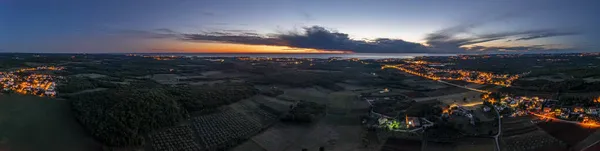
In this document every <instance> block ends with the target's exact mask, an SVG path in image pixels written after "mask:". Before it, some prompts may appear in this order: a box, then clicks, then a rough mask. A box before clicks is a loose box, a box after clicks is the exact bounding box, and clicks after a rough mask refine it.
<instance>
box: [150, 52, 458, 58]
mask: <svg viewBox="0 0 600 151" xmlns="http://www.w3.org/2000/svg"><path fill="white" fill-rule="evenodd" d="M144 55H168V56H187V57H219V58H221V57H251V58H257V57H269V58H319V59H327V58H332V57H340V58H359V59H387V58H398V59H408V58H414V57H420V56H456V55H457V54H429V53H342V54H320V53H308V54H304V53H294V54H287V53H278V54H270V53H247V54H243V53H239V54H236V53H144Z"/></svg>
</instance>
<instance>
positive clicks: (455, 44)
mask: <svg viewBox="0 0 600 151" xmlns="http://www.w3.org/2000/svg"><path fill="white" fill-rule="evenodd" d="M476 26H478V24H465V25H459V26H455V27H450V28H446V29H442V30H439V31H436V32H433V33H430V34H428V35H427V36H426V37H425V43H426V44H421V43H414V42H408V41H404V40H402V39H389V38H377V39H373V40H355V39H351V38H349V36H348V34H346V33H342V32H337V31H334V30H330V29H327V28H325V27H321V26H312V27H304V28H302V30H301V31H299V32H293V31H290V32H284V33H278V34H269V35H264V34H258V33H256V31H253V30H221V31H211V32H204V33H193V34H190V33H179V32H176V31H173V30H170V29H164V28H163V29H156V30H154V31H134V30H126V31H122V33H124V34H128V35H140V36H143V37H148V38H175V39H179V40H183V41H192V42H221V43H232V44H246V45H267V46H287V47H291V48H308V49H319V50H325V51H352V52H357V53H470V52H494V51H498V52H506V51H514V52H518V51H544V50H556V49H548V47H545V46H543V45H534V46H513V47H485V46H481V45H478V44H482V43H485V42H490V41H496V40H505V41H526V40H533V39H539V38H548V37H556V36H568V35H577V34H579V33H576V32H564V31H558V30H549V29H546V30H528V31H517V32H500V33H491V34H472V33H470V29H471V28H474V27H476ZM461 34H462V35H464V34H469V35H472V36H468V37H464V36H463V37H460V36H459V35H461Z"/></svg>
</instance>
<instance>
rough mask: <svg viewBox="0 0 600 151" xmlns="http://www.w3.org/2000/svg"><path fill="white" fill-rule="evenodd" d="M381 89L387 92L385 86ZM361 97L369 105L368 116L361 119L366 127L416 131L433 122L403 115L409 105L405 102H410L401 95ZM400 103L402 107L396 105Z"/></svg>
mask: <svg viewBox="0 0 600 151" xmlns="http://www.w3.org/2000/svg"><path fill="white" fill-rule="evenodd" d="M383 91H385V92H389V90H388V89H387V88H386V89H384V90H382V91H380V92H379V93H382V92H383ZM362 99H363V100H364V101H366V102H367V103H369V105H370V110H369V114H368V115H369V116H368V117H367V118H365V119H363V124H365V125H366V126H367V127H370V128H381V129H387V130H390V131H398V132H416V131H419V130H421V129H422V128H423V127H428V126H432V125H433V122H431V121H428V120H427V119H425V118H422V117H412V116H407V115H405V114H404V110H406V108H408V107H410V105H406V104H410V102H404V101H405V100H403V97H400V96H378V97H362ZM401 104H404V105H403V107H396V106H397V105H401ZM402 108H404V109H402ZM402 115H403V116H402Z"/></svg>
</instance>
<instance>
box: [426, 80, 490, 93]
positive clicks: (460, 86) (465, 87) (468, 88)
mask: <svg viewBox="0 0 600 151" xmlns="http://www.w3.org/2000/svg"><path fill="white" fill-rule="evenodd" d="M437 81H438V82H441V83H444V84H447V85H451V86H455V87H459V88H463V89H467V90H471V91H477V92H481V93H490V92H489V91H485V90H480V89H475V88H470V87H467V86H462V85H458V84H454V83H450V82H446V81H442V80H437Z"/></svg>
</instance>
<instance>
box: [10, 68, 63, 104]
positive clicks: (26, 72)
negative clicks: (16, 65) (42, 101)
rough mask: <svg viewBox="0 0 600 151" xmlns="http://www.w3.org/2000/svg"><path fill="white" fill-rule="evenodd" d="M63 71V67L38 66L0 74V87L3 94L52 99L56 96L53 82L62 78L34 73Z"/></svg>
mask: <svg viewBox="0 0 600 151" xmlns="http://www.w3.org/2000/svg"><path fill="white" fill-rule="evenodd" d="M63 69H64V68H63V67H54V66H40V67H36V68H22V69H17V70H15V71H9V72H0V86H1V87H2V91H3V92H14V93H19V94H30V95H36V96H40V97H43V96H48V97H54V96H56V94H57V91H56V81H55V80H57V79H62V77H61V76H53V75H48V74H39V73H35V71H40V70H63Z"/></svg>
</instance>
